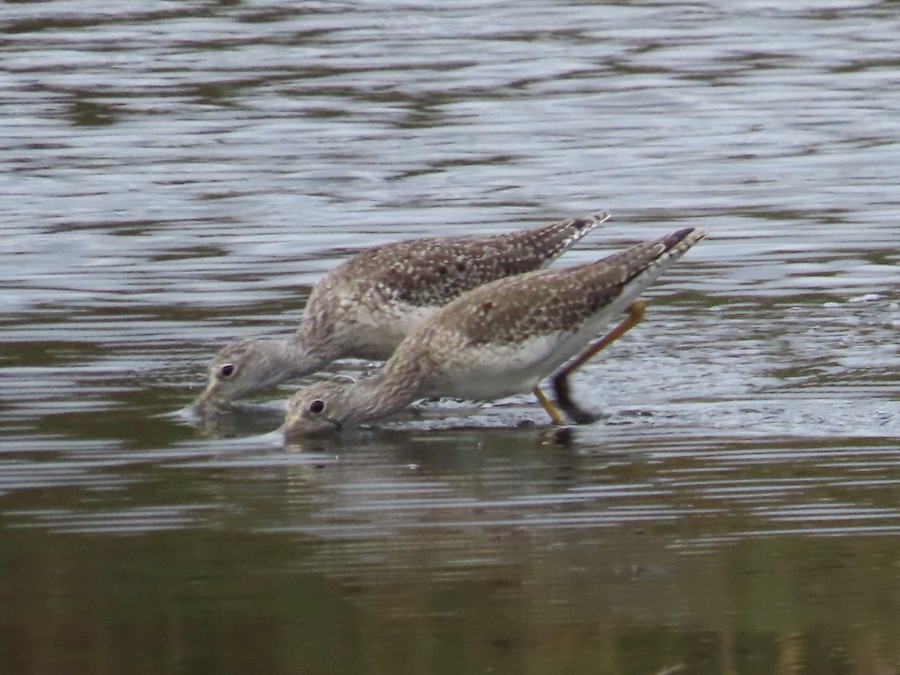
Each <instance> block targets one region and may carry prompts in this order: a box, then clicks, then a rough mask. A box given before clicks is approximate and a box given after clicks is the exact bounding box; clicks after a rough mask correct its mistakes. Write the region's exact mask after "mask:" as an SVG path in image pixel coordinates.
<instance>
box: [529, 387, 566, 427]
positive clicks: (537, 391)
mask: <svg viewBox="0 0 900 675" xmlns="http://www.w3.org/2000/svg"><path fill="white" fill-rule="evenodd" d="M532 391H533V392H534V395H535V396H536V397H537V400H538V403H540V404H541V406H542V407H543V408H544V410H546V411H547V414H548V415H550V420H551V421H552V422H553V424H554V426H557V427H561V426H563V425H564V424H565V423H566V421H565V419H563V416H562V414H560V412H559V410H557V409H556V406H555V405H553V402H552V401H551V400H550V399H549V398H547V395H546V394H545V393H544V392H542V391H541V388H540V387H535V388H534V389H532Z"/></svg>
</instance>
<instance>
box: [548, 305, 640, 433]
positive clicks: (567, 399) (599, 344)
mask: <svg viewBox="0 0 900 675" xmlns="http://www.w3.org/2000/svg"><path fill="white" fill-rule="evenodd" d="M646 307H647V305H646V303H645V302H644V301H643V300H641V299H640V298H638V299H637V300H635V301H634V302H632V303H631V304H630V305H629V306H628V317H627V318H626V319H625V320H624V321H622V323H620V324H619V325H618V326H616V327H615V328H613V329H612V330H611V331H609V332H608V333H607V334H606V335H604V336H603V337H602V338H600V339H599V340H597V341H596V342H593V343H591V344H590V345H589V346H588V348H587V349H585V350H584V351H583V352H582V353H581V354H580V355H579V356H578V357H577V358H575V359H574V360H573V361H570V362H569V363H567V364H566V365H565V366H564V367H563V368H561V369H560V370H559V371H557V373H556V374H555V375H554V376H553V380H552V383H553V392H554V394H555V396H556V405H558V406H559V407H560V408H562V409H563V410H564V411H565V413H566V414H567V415H568V416H569V417H571V418H572V420H574V421H575V422H576V423H577V424H589V423H591V422H593V421H595V419H596V417H595V416H594V415H592V414H591V413H589V412H587V411H585V410H582V409H581V408H580V407H579V406H578V404H576V403H575V402H574V401H573V400H572V396H571V395H570V393H569V380H568V378H569V375H571V374H572V373H573V372H575V371H576V370H578V369H579V368H580V367H581V366H583V365H584V364H585V363H586V362H587V361H589V360H590V359H592V358H593V357H594V356H595V355H596V354H597V352H599V351H600V350H602V349H604V348H606V347H608V346H609V345H611V344H612V343H613V342H615V341H616V340H618V339H619V338H620V337H622V336H623V335H624V334H625V333H627V332H628V331H629V330H631V329H632V328H634V327H635V326H636V325H638V324H639V323H640V322H641V319H643V318H644V312H645V310H646ZM545 410H546V406H545ZM556 413H557V414H559V411H556Z"/></svg>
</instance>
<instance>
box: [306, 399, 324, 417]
mask: <svg viewBox="0 0 900 675" xmlns="http://www.w3.org/2000/svg"><path fill="white" fill-rule="evenodd" d="M307 410H309V412H311V413H312V414H313V415H321V414H322V413H323V412H324V411H325V401H323V400H322V399H320V398H317V399H316V400H315V401H313V402H312V403H310V404H309V407H308V408H307Z"/></svg>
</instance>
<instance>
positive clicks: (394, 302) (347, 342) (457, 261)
mask: <svg viewBox="0 0 900 675" xmlns="http://www.w3.org/2000/svg"><path fill="white" fill-rule="evenodd" d="M608 218H609V214H608V213H607V212H606V211H601V212H599V213H596V214H594V215H592V216H589V217H587V218H571V219H568V220H563V221H560V222H556V223H552V224H550V225H544V226H541V227H535V228H531V229H528V230H522V231H519V232H511V233H507V234H500V235H494V236H490V237H475V238H466V237H457V238H442V239H414V240H409V241H402V242H397V243H393V244H387V245H385V246H380V247H377V248H372V249H368V250H366V251H363V252H361V253H359V254H357V255H355V256H353V257H352V258H350V259H349V260H347V261H346V262H345V263H343V264H342V265H340V266H338V267H336V268H335V269H333V270H331V271H330V272H328V273H327V274H326V275H325V276H324V277H322V279H321V280H320V281H319V282H318V283H317V284H316V285H315V286H314V287H313V289H312V292H311V293H310V296H309V300H308V301H307V304H306V309H305V311H304V313H303V318H302V320H301V322H300V325H299V327H298V328H297V330H296V332H294V334H293V335H291V336H290V337H287V338H281V339H277V338H250V339H245V340H241V341H239V342H234V343H232V344H229V345H226V346H225V347H223V348H222V349H221V350H220V351H219V352H218V353H217V354H216V355H215V356H214V357H213V359H212V361H211V362H210V364H209V366H208V367H207V386H206V389H205V390H204V392H203V393H202V394H201V395H200V396H199V397H198V398H197V400H196V401H195V402H194V404H193V406H192V409H193V410H194V411H195V412H199V413H202V412H203V411H205V410H208V409H217V408H225V407H228V406H229V405H231V404H232V402H233V401H235V400H236V399H239V398H241V397H243V396H246V395H247V394H250V393H252V392H255V391H259V390H262V389H265V388H267V387H271V386H274V385H276V384H278V383H280V382H284V381H287V380H289V379H292V378H296V377H302V376H303V375H308V374H310V373H313V372H315V371H317V370H320V369H322V368H323V367H325V366H327V365H328V364H329V363H331V362H332V361H334V360H336V359H340V358H362V359H377V360H384V359H386V358H388V357H389V356H390V355H391V353H393V351H394V349H395V348H396V347H397V345H398V344H400V342H401V340H403V338H404V337H405V336H406V335H407V334H408V333H409V332H410V330H412V329H413V328H415V327H416V326H418V325H420V324H421V323H422V322H423V321H424V320H425V319H426V318H428V317H429V316H430V315H432V314H433V313H434V312H435V311H437V310H438V309H439V308H440V307H443V306H444V305H446V304H447V303H448V302H450V301H451V300H453V299H454V298H456V297H458V296H459V295H461V294H462V293H465V292H466V291H469V290H471V289H473V288H476V287H478V286H481V285H482V284H486V283H488V282H491V281H495V280H497V279H501V278H504V277H508V276H510V275H516V274H521V273H524V272H529V271H532V270H537V269H540V268H542V267H544V266H545V265H547V264H549V263H550V262H552V261H553V260H555V259H556V258H557V257H559V256H560V255H561V254H562V253H563V252H564V251H566V250H567V249H568V248H569V247H571V246H572V245H573V244H574V243H575V242H577V241H578V240H579V239H581V238H582V237H584V236H585V235H586V234H587V233H588V232H590V231H591V230H593V229H594V228H595V227H597V226H598V225H600V224H601V223H603V222H604V221H606V220H607V219H608Z"/></svg>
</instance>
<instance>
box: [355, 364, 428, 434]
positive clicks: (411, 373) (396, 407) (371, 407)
mask: <svg viewBox="0 0 900 675" xmlns="http://www.w3.org/2000/svg"><path fill="white" fill-rule="evenodd" d="M353 387H354V389H355V390H356V391H355V394H354V396H356V397H358V405H357V406H356V414H355V415H354V420H353V421H354V422H356V423H360V422H365V421H368V420H374V419H378V418H381V417H387V416H388V415H393V414H394V413H398V412H400V411H401V410H403V409H404V408H406V407H407V406H408V405H409V404H410V403H412V402H413V401H415V400H416V399H417V398H421V396H422V395H423V392H422V374H421V371H420V368H419V364H418V363H416V362H413V361H396V360H394V359H389V360H388V362H387V363H386V364H385V365H384V367H383V368H382V369H381V370H380V371H379V372H378V374H377V375H375V376H373V377H370V378H366V379H364V380H360V381H359V382H357V383H356V384H354V385H353Z"/></svg>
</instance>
